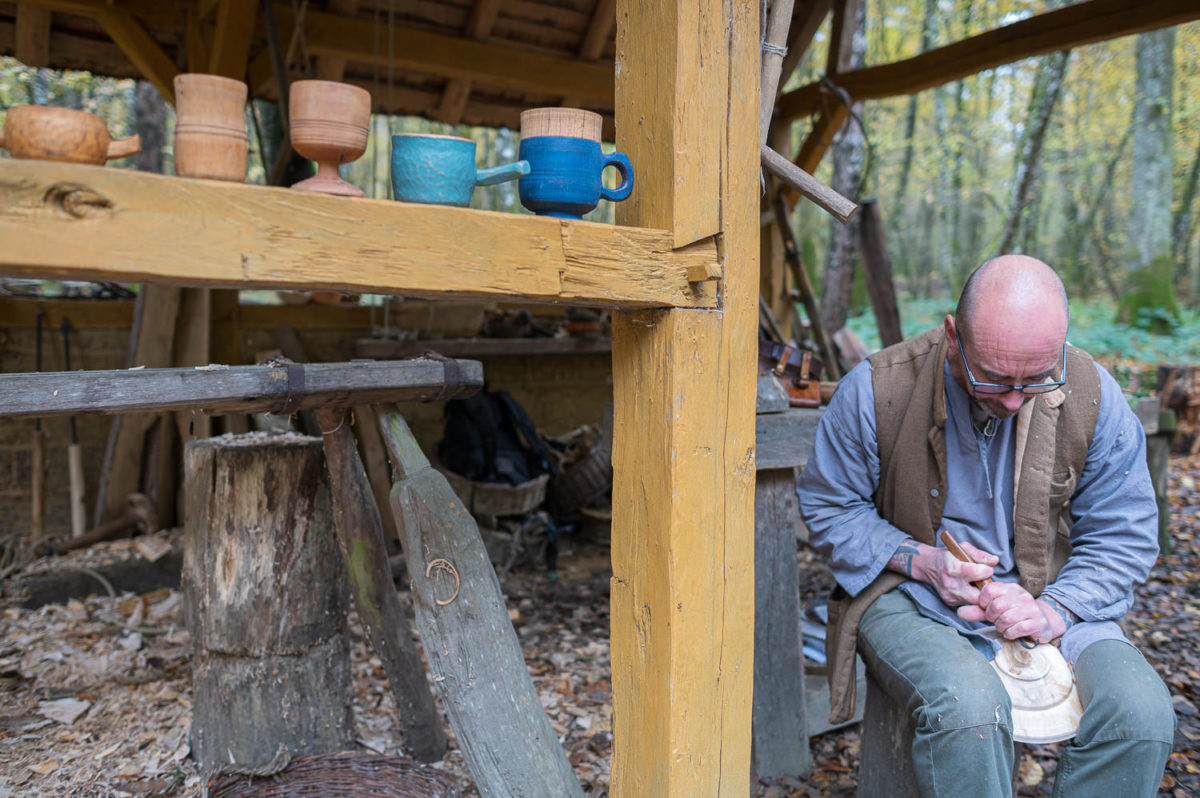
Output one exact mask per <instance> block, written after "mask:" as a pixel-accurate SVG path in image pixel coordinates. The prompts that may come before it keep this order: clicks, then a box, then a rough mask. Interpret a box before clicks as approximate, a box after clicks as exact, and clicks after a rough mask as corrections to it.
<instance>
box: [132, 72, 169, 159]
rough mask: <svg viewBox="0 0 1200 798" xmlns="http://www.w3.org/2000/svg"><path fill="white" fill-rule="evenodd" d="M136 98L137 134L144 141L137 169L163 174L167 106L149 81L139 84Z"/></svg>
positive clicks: (140, 81)
mask: <svg viewBox="0 0 1200 798" xmlns="http://www.w3.org/2000/svg"><path fill="white" fill-rule="evenodd" d="M134 97H135V100H134V116H135V117H136V119H137V134H138V136H140V137H141V139H142V151H141V153H140V154H139V155H138V156H137V168H138V169H140V170H141V171H143V172H156V173H158V174H162V170H163V145H164V144H165V143H166V140H167V104H166V103H165V102H164V101H163V97H162V95H161V94H159V93H158V89H156V88H154V84H153V83H151V82H150V81H148V80H139V81H138V82H137V88H136V89H135V95H134Z"/></svg>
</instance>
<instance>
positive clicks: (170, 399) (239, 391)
mask: <svg viewBox="0 0 1200 798" xmlns="http://www.w3.org/2000/svg"><path fill="white" fill-rule="evenodd" d="M456 362H457V363H458V368H459V372H460V378H461V384H459V385H457V386H449V387H447V386H446V384H445V380H446V367H445V363H444V362H443V361H440V360H394V361H389V362H375V361H355V362H353V363H307V364H295V365H291V366H200V367H197V368H146V369H126V370H109V371H58V372H41V373H38V374H0V417H3V416H11V417H14V418H22V417H31V416H39V417H42V418H50V417H51V416H68V415H72V414H75V413H105V414H123V413H145V412H148V411H160V410H182V409H186V408H193V409H195V410H198V411H200V412H203V413H231V412H239V413H252V412H271V413H278V412H281V411H283V410H285V406H287V405H288V402H289V399H290V400H291V401H292V404H291V406H290V407H288V408H287V409H288V411H289V412H292V411H295V410H314V409H316V408H318V407H352V406H354V405H357V404H370V403H387V402H420V401H427V400H430V399H436V398H439V397H441V398H442V399H453V398H455V397H459V396H470V395H471V394H473V393H476V392H477V391H478V390H479V389H480V388H481V387H483V366H481V365H480V364H479V363H478V362H477V361H474V360H460V361H456ZM443 388H444V389H445V390H444V392H443ZM122 500H124V494H122Z"/></svg>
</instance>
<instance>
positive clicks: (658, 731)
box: [611, 0, 760, 798]
mask: <svg viewBox="0 0 1200 798" xmlns="http://www.w3.org/2000/svg"><path fill="white" fill-rule="evenodd" d="M758 17H759V4H758V3H757V2H745V1H743V2H724V0H700V2H696V0H618V3H617V11H616V20H617V62H618V63H619V64H620V67H621V68H620V70H619V72H618V75H617V109H616V116H617V126H616V127H617V140H616V144H617V147H618V149H620V150H622V151H623V152H626V153H627V154H629V156H630V157H631V159H632V160H633V161H634V163H636V164H638V169H639V172H638V175H639V183H638V190H637V191H636V192H635V194H634V197H633V198H631V199H630V200H629V201H627V202H624V203H621V205H620V206H618V208H617V214H618V218H619V219H620V220H621V221H622V222H623V223H632V224H639V225H653V226H661V227H668V228H670V229H672V230H673V231H675V239H676V241H686V240H689V237H690V236H696V237H699V236H700V235H708V234H711V233H713V232H716V233H718V234H719V235H720V238H721V241H722V248H721V252H722V256H723V257H722V258H721V259H720V260H721V262H720V266H721V269H722V272H723V278H722V303H721V307H720V309H718V310H717V311H715V312H695V311H692V310H682V309H673V310H665V311H650V312H641V313H617V314H614V316H615V317H614V329H613V402H614V435H615V438H614V446H613V459H614V462H613V467H614V477H615V484H614V487H613V534H612V557H613V579H612V674H613V708H614V718H613V720H614V727H613V736H614V742H613V745H614V749H613V770H612V782H611V795H613V796H614V798H626V797H627V796H638V797H639V798H640V796H647V795H653V796H668V797H670V796H680V797H682V796H697V795H703V796H734V795H745V794H746V790H747V784H748V783H749V777H750V736H751V735H750V731H751V727H750V720H751V693H752V688H753V649H754V634H753V628H754V623H753V618H754V537H753V536H754V509H753V507H754V399H755V385H756V379H755V368H754V366H755V361H756V351H755V342H756V340H757V335H756V332H757V301H758V187H759V177H758V176H759V158H758V143H759V141H758V137H759V136H758V100H759V76H758V71H759V42H760V39H759V19H758ZM701 87H703V90H700V88H701Z"/></svg>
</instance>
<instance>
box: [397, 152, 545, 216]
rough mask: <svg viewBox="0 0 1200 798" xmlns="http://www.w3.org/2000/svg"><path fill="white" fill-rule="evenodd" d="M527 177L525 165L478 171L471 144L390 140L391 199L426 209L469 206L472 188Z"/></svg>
mask: <svg viewBox="0 0 1200 798" xmlns="http://www.w3.org/2000/svg"><path fill="white" fill-rule="evenodd" d="M527 174H529V162H528V161H517V162H516V163H509V164H503V165H501V166H494V167H492V168H491V169H478V168H476V166H475V142H474V141H471V140H470V139H464V138H461V137H459V136H443V135H439V134H436V133H398V134H396V135H394V136H392V196H393V197H395V198H396V199H398V200H400V201H401V202H423V203H426V204H429V205H454V206H457V207H460V208H465V207H467V206H468V205H470V204H471V194H472V193H473V192H474V190H475V186H492V185H495V184H497V183H503V182H505V181H508V180H515V179H517V178H518V177H521V176H523V175H527Z"/></svg>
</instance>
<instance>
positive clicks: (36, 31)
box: [16, 4, 50, 67]
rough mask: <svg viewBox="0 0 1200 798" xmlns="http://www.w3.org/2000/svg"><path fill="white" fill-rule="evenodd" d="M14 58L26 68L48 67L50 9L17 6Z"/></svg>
mask: <svg viewBox="0 0 1200 798" xmlns="http://www.w3.org/2000/svg"><path fill="white" fill-rule="evenodd" d="M16 56H17V60H18V61H20V62H21V63H22V64H24V65H25V66H28V67H45V66H50V9H48V8H38V7H36V6H26V5H20V4H18V5H17V47H16Z"/></svg>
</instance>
